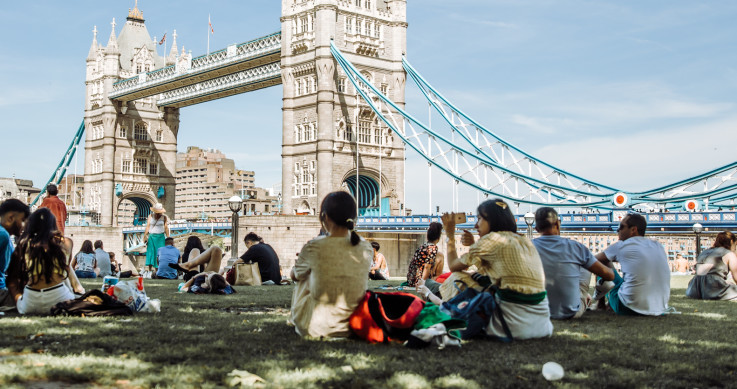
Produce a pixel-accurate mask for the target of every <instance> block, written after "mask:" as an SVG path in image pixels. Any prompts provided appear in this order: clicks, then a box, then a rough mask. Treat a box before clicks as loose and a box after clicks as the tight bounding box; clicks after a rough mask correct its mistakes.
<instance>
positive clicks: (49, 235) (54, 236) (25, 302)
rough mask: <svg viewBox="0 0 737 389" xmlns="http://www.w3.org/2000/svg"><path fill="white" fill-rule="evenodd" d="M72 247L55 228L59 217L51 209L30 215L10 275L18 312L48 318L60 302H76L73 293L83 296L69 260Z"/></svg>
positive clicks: (42, 209)
mask: <svg viewBox="0 0 737 389" xmlns="http://www.w3.org/2000/svg"><path fill="white" fill-rule="evenodd" d="M72 246H73V244H72V241H71V239H69V238H65V237H64V236H62V235H61V232H59V230H57V229H56V218H55V217H54V215H53V214H52V213H51V211H50V210H49V209H48V208H39V209H38V210H36V212H34V213H32V214H31V216H30V217H29V218H28V221H27V222H26V226H25V228H24V229H23V233H22V234H21V236H20V240H19V241H18V245H17V247H16V249H15V251H14V252H13V257H12V259H11V264H10V270H9V272H8V273H9V274H8V288H9V289H10V291H11V293H13V297H14V298H15V301H16V307H17V309H18V313H20V314H21V315H24V314H29V313H38V314H47V315H48V314H49V313H50V310H51V307H53V306H54V305H56V304H57V303H59V302H62V301H66V300H71V299H73V298H74V293H73V292H74V291H77V292H79V293H84V288H82V286H81V285H80V284H79V281H78V280H77V277H76V276H75V274H74V272H73V271H72V268H71V266H70V265H69V262H68V261H67V258H68V257H69V255H70V254H71V252H72ZM67 279H68V282H67Z"/></svg>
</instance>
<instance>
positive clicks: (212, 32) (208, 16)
mask: <svg viewBox="0 0 737 389" xmlns="http://www.w3.org/2000/svg"><path fill="white" fill-rule="evenodd" d="M207 24H208V25H209V26H210V34H212V35H215V30H214V29H213V28H212V23H211V22H210V15H207Z"/></svg>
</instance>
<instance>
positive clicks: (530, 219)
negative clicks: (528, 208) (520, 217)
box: [525, 212, 535, 239]
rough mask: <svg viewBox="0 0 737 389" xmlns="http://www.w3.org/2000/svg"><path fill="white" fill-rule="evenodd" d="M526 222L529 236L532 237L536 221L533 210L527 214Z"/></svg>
mask: <svg viewBox="0 0 737 389" xmlns="http://www.w3.org/2000/svg"><path fill="white" fill-rule="evenodd" d="M525 223H527V237H528V238H530V239H532V224H533V223H535V215H534V214H533V213H532V212H527V213H526V214H525Z"/></svg>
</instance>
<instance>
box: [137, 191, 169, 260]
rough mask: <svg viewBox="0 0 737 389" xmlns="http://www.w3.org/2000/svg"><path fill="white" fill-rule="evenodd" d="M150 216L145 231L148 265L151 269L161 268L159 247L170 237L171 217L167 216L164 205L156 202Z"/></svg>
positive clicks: (144, 239)
mask: <svg viewBox="0 0 737 389" xmlns="http://www.w3.org/2000/svg"><path fill="white" fill-rule="evenodd" d="M151 211H153V213H152V214H151V215H149V216H148V221H147V222H146V231H145V232H144V233H143V242H144V243H145V244H146V266H147V267H148V270H149V271H152V270H153V269H154V268H155V269H158V268H159V261H158V258H157V256H158V254H159V249H160V248H162V247H164V240H166V238H168V237H169V218H168V217H167V216H166V214H165V213H166V210H165V209H164V205H163V204H161V203H156V204H155V205H154V206H153V207H152V208H151Z"/></svg>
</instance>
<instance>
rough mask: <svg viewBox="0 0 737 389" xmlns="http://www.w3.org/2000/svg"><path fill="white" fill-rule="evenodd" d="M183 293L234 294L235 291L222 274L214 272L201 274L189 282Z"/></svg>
mask: <svg viewBox="0 0 737 389" xmlns="http://www.w3.org/2000/svg"><path fill="white" fill-rule="evenodd" d="M179 290H180V291H181V292H190V293H196V294H206V293H210V294H233V293H235V289H233V288H232V287H231V286H230V284H228V281H226V280H225V277H223V275H222V274H218V273H216V272H212V271H206V272H203V273H199V274H197V275H195V276H194V277H192V278H191V279H190V280H189V281H187V282H186V283H185V284H184V285H183V286H182V288H181V289H179Z"/></svg>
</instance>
